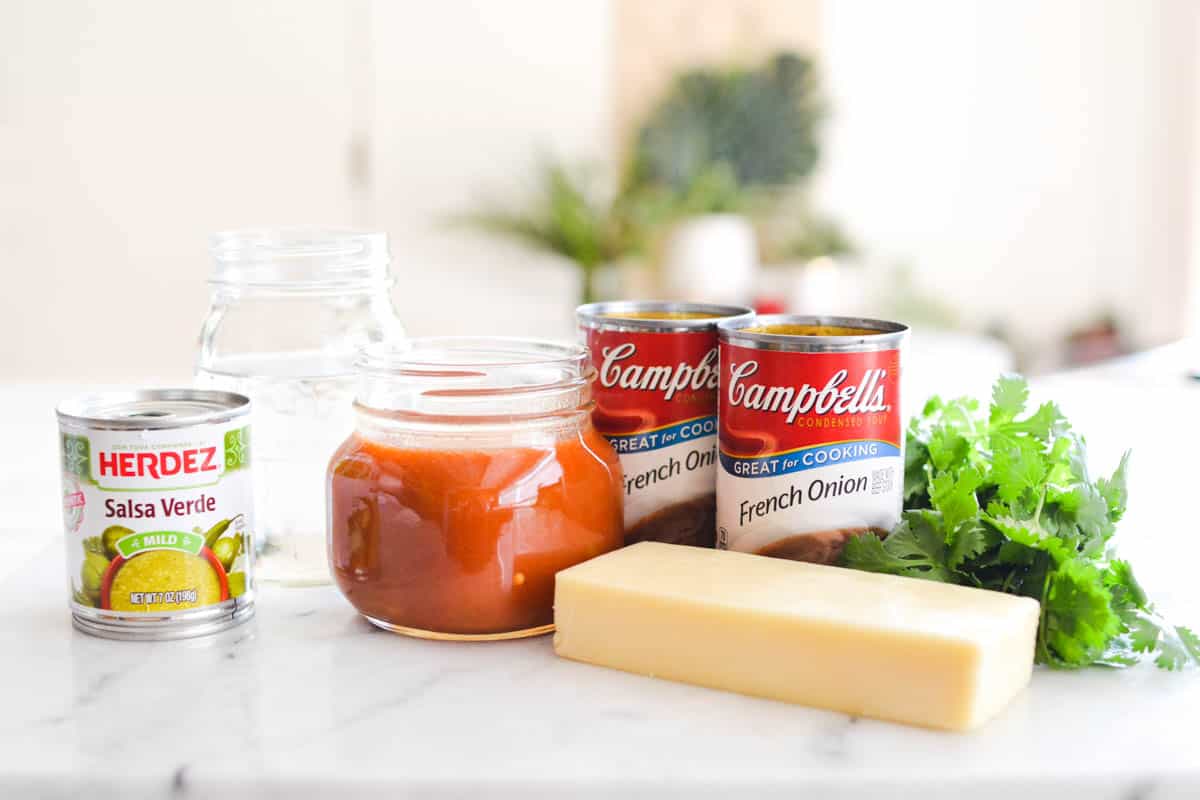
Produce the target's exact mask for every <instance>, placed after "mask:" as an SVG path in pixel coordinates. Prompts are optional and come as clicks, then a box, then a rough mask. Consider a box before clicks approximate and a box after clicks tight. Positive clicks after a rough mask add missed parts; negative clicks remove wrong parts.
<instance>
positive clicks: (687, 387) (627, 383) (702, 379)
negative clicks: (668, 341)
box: [600, 342, 720, 400]
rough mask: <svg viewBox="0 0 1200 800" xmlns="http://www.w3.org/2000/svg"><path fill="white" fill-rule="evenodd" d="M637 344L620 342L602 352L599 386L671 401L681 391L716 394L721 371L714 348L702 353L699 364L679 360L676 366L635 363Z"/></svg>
mask: <svg viewBox="0 0 1200 800" xmlns="http://www.w3.org/2000/svg"><path fill="white" fill-rule="evenodd" d="M637 352H638V349H637V345H636V344H634V343H633V342H623V343H622V344H619V345H616V346H614V347H605V348H603V349H602V350H601V356H602V360H601V364H600V385H601V386H603V387H604V388H606V389H613V388H620V389H632V390H635V391H641V392H661V393H662V395H663V399H664V400H671V399H672V398H674V397H675V395H676V394H677V393H679V392H683V391H693V392H696V391H703V390H707V391H715V390H716V388H717V384H718V381H719V380H720V372H719V370H718V367H717V348H715V347H713V348H710V349H709V350H708V352H706V353H705V354H704V357H703V358H701V359H700V361H699V362H698V363H694V364H692V363H688V362H687V361H680V362H678V363H676V364H673V365H672V364H655V365H649V366H648V365H646V364H639V363H636V362H634V359H635V358H636V356H637Z"/></svg>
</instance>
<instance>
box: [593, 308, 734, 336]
mask: <svg viewBox="0 0 1200 800" xmlns="http://www.w3.org/2000/svg"><path fill="white" fill-rule="evenodd" d="M575 316H576V318H577V319H578V320H579V324H580V325H582V326H584V327H586V328H602V329H604V330H613V331H653V332H657V333H672V332H679V331H702V330H712V329H715V328H716V326H717V324H718V323H720V322H725V321H729V322H733V321H741V322H748V321H749V320H751V319H753V318H754V311H753V309H750V308H747V307H746V306H727V305H717V304H713V303H681V302H675V301H673V300H616V301H610V302H605V303H588V304H587V305H582V306H579V308H577V309H575Z"/></svg>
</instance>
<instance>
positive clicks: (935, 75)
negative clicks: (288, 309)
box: [0, 0, 1200, 381]
mask: <svg viewBox="0 0 1200 800" xmlns="http://www.w3.org/2000/svg"><path fill="white" fill-rule="evenodd" d="M730 2H731V3H736V2H737V0H730ZM611 12H612V9H611V7H610V3H609V2H608V0H575V1H574V2H570V3H561V2H553V0H506V2H503V3H492V2H486V1H485V0H445V1H444V2H439V3H417V2H384V0H350V1H349V2H345V3H343V2H337V1H336V0H299V1H297V2H284V1H283V0H254V1H253V2H233V0H203V1H202V0H171V1H170V2H157V1H156V0H120V1H119V2H107V3H88V2H84V1H83V0H7V2H3V3H0V53H3V56H4V57H3V58H2V59H0V266H2V268H3V271H4V272H3V274H4V277H5V278H6V283H5V290H4V291H3V292H0V376H3V377H4V378H9V379H20V378H42V379H45V378H52V379H61V380H87V381H95V380H139V379H142V378H144V377H145V376H148V375H155V376H160V377H162V378H164V379H171V380H185V379H186V377H187V375H188V374H189V372H190V369H191V359H192V356H193V351H194V347H195V336H196V333H197V331H198V327H199V324H200V320H201V318H202V316H203V314H204V309H205V303H206V288H205V285H204V279H205V275H206V273H207V269H208V258H207V252H206V241H205V237H206V236H207V234H208V233H209V232H211V231H214V230H218V229H221V228H226V227H232V226H242V225H253V224H285V223H327V224H343V225H358V226H364V227H372V228H381V229H384V230H387V231H388V232H389V233H390V234H391V235H392V239H393V252H394V255H395V261H396V264H395V268H396V274H397V277H398V279H399V280H398V285H397V288H396V291H395V299H396V303H397V307H398V309H399V311H400V313H401V315H402V317H403V318H404V320H405V322H406V324H407V325H408V327H409V328H410V330H412V331H413V332H415V333H426V334H428V333H461V332H493V333H507V334H534V335H562V334H567V333H569V330H570V315H571V307H572V305H573V300H574V296H575V288H574V287H575V276H574V274H573V273H572V271H571V270H570V269H568V268H567V267H565V266H564V265H563V264H561V263H560V262H557V261H556V260H555V259H553V258H549V257H545V256H538V255H534V254H531V253H528V252H526V251H524V250H521V249H519V248H516V247H514V246H511V245H506V244H499V243H497V242H495V241H493V240H490V239H485V238H482V237H479V236H475V235H467V234H465V233H463V232H462V231H458V230H451V229H448V228H447V227H445V226H444V225H443V222H444V219H445V217H446V216H447V215H448V214H450V213H453V212H455V211H459V210H462V209H464V208H467V207H469V206H471V205H472V204H473V203H474V202H475V201H477V200H478V199H479V198H481V197H486V196H491V197H495V198H503V197H508V196H513V195H515V194H517V193H519V191H520V190H521V188H522V187H523V186H524V185H525V183H526V181H527V179H528V177H529V175H530V173H531V168H532V165H533V164H534V162H535V160H536V158H537V154H538V153H545V152H552V153H558V154H560V155H563V156H566V157H568V158H578V159H584V160H588V159H591V160H603V159H605V158H607V157H608V156H609V155H610V153H611V152H612V150H613V148H612V142H611V139H612V128H611V121H612V108H613V102H612V98H613V95H614V91H615V87H614V80H615V78H614V70H613V65H612V63H611V62H612V52H613V36H614V35H615V34H614V32H613V23H612V13H611ZM820 16H821V18H822V19H823V21H822V22H821V28H822V30H821V31H820V33H819V35H818V36H815V37H813V38H814V39H816V40H819V41H820V42H821V45H820V50H821V52H820V54H819V55H820V58H821V60H822V70H823V73H824V79H825V91H826V94H827V96H828V99H829V103H830V107H831V111H832V116H831V122H830V126H829V128H828V130H827V136H826V139H827V146H826V158H825V161H824V165H823V168H822V171H821V176H820V181H819V183H820V197H821V200H822V203H823V204H824V205H825V206H826V207H828V208H829V209H830V210H832V211H834V212H836V213H837V214H838V215H839V217H840V218H841V219H842V220H843V221H844V223H845V224H846V226H847V227H848V229H849V230H850V231H851V233H852V234H853V235H854V236H855V237H856V238H857V240H858V242H859V243H860V244H861V245H862V246H863V248H864V249H865V251H866V255H867V258H868V259H869V260H871V261H873V262H875V263H877V264H880V263H881V264H889V263H895V262H905V263H908V264H910V265H911V266H912V267H913V269H914V274H915V276H916V280H917V282H918V284H919V286H920V287H921V288H922V289H924V290H925V291H926V292H928V293H930V294H932V295H934V296H936V297H939V298H941V299H943V300H944V301H946V302H947V303H949V304H951V305H953V306H955V307H956V308H957V309H958V311H959V316H960V317H961V318H962V320H963V321H964V322H965V323H966V324H968V325H970V326H973V327H976V328H984V327H987V326H990V325H993V324H999V325H1001V326H1003V327H1004V328H1006V329H1007V330H1008V331H1009V332H1010V333H1011V334H1012V335H1013V336H1014V338H1015V339H1016V340H1017V343H1018V344H1019V345H1020V346H1021V347H1022V348H1023V349H1024V350H1025V351H1026V353H1027V354H1028V353H1030V352H1032V353H1034V354H1035V355H1036V353H1037V352H1039V351H1040V350H1041V349H1043V348H1044V347H1045V346H1046V343H1047V342H1048V341H1049V340H1050V339H1051V338H1053V337H1056V336H1059V335H1061V334H1062V333H1063V332H1065V331H1066V330H1068V329H1070V328H1071V327H1072V326H1075V325H1078V324H1079V323H1081V322H1086V321H1087V320H1089V319H1091V318H1093V317H1094V316H1096V315H1097V314H1099V313H1101V312H1103V311H1105V310H1112V311H1115V312H1116V314H1117V315H1118V317H1119V318H1120V319H1121V321H1122V322H1123V323H1124V324H1126V325H1127V326H1128V328H1129V329H1130V330H1131V331H1132V332H1133V334H1134V338H1135V343H1138V344H1150V343H1155V342H1159V341H1164V340H1167V339H1170V338H1172V337H1174V336H1176V335H1178V334H1179V333H1180V332H1182V331H1183V330H1184V329H1185V328H1186V326H1187V322H1188V320H1189V319H1190V318H1191V317H1190V312H1189V306H1188V298H1189V297H1191V296H1192V292H1193V291H1194V290H1195V287H1196V282H1195V281H1192V280H1191V275H1192V273H1193V272H1194V269H1193V264H1194V262H1195V247H1194V246H1193V243H1194V241H1195V240H1196V236H1195V234H1194V233H1193V230H1194V229H1200V215H1198V214H1197V213H1196V209H1197V205H1196V203H1194V202H1193V195H1194V189H1195V186H1196V185H1197V180H1196V176H1198V175H1200V160H1198V159H1197V158H1196V157H1195V152H1196V150H1197V148H1196V146H1195V145H1196V141H1195V140H1196V136H1197V131H1198V126H1197V124H1196V120H1197V108H1198V106H1200V103H1198V97H1200V95H1198V88H1197V87H1198V82H1197V81H1196V71H1197V67H1196V63H1195V62H1196V57H1195V45H1196V43H1197V40H1198V38H1200V37H1198V36H1197V27H1198V25H1200V4H1197V3H1194V2H1191V1H1190V0H1156V1H1155V2H1142V1H1141V0H1093V1H1089V0H1052V2H1038V1H1037V0H1013V2H1001V0H977V1H976V2H955V0H909V2H905V3H893V2H886V1H885V0H838V2H827V3H825V4H824V6H823V10H822V14H821V15H820ZM700 29H702V26H699V28H698V30H700ZM680 35H688V34H687V33H686V32H682V31H681V32H680Z"/></svg>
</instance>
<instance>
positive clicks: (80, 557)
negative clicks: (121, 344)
mask: <svg viewBox="0 0 1200 800" xmlns="http://www.w3.org/2000/svg"><path fill="white" fill-rule="evenodd" d="M249 410H250V401H249V400H248V399H247V398H246V397H244V396H243V395H240V394H234V393H231V392H214V391H203V390H193V389H167V390H153V391H136V392H110V393H103V394H92V395H86V396H83V397H77V398H74V399H72V400H67V401H66V402H64V403H62V404H61V405H60V406H59V407H58V423H59V431H60V440H61V445H62V481H63V525H64V529H65V533H66V540H67V541H66V547H67V581H68V584H69V591H70V607H71V615H72V618H73V620H74V623H75V626H76V627H77V628H79V629H80V630H83V631H85V632H87V633H91V634H95V635H97V636H104V637H108V638H113V639H177V638H183V637H188V636H199V635H203V634H207V633H214V632H216V631H219V630H223V629H224V628H228V627H230V626H232V625H236V624H237V623H239V622H242V621H244V620H246V619H249V618H250V616H251V615H253V613H254V542H253V531H254V494H253V487H252V484H251V473H250V428H249V424H248V422H249Z"/></svg>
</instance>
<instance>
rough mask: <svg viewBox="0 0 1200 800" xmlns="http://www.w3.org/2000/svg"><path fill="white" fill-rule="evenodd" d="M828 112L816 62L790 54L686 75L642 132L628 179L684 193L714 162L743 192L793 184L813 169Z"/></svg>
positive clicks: (632, 186) (634, 185) (634, 184)
mask: <svg viewBox="0 0 1200 800" xmlns="http://www.w3.org/2000/svg"><path fill="white" fill-rule="evenodd" d="M823 115H824V110H823V108H822V105H821V103H820V102H819V101H818V100H817V94H816V75H815V71H814V69H813V66H812V63H811V62H810V61H809V60H808V59H806V58H803V57H801V56H799V55H796V54H793V53H783V54H779V55H776V56H775V57H773V58H772V59H771V60H770V61H768V62H767V64H766V65H765V66H763V67H761V68H759V69H732V70H713V69H697V70H692V71H689V72H686V73H684V74H683V75H681V76H680V77H679V78H678V79H677V80H676V81H675V84H674V86H673V87H672V89H671V90H670V91H669V92H668V93H667V95H666V97H665V98H663V100H662V102H661V103H660V104H659V105H658V107H657V108H656V109H655V110H654V111H653V112H652V113H651V114H650V117H649V119H648V120H647V121H646V123H645V124H644V125H643V126H642V128H641V130H640V131H639V132H638V135H637V141H636V145H635V147H634V152H633V158H632V161H631V163H630V167H629V173H628V175H627V177H626V184H627V186H628V187H629V188H630V189H634V190H636V189H637V188H639V187H644V186H647V185H658V186H665V187H667V188H669V189H671V190H673V191H674V192H675V193H677V194H679V195H686V194H687V193H688V192H690V191H691V187H692V185H693V184H694V183H695V182H696V181H697V180H702V179H703V177H704V176H705V175H706V173H708V172H709V171H710V170H711V169H712V167H713V165H716V164H724V165H726V166H727V167H728V168H729V170H731V171H732V175H733V179H734V181H735V182H736V185H737V186H738V187H740V188H742V189H754V188H757V187H776V188H777V187H781V186H785V185H788V184H791V183H794V182H796V181H799V180H802V179H804V178H806V177H808V175H809V174H810V173H811V172H812V170H813V168H814V167H815V166H816V163H817V158H818V155H819V149H818V146H817V140H816V128H817V124H818V122H819V121H820V120H821V118H822V116H823Z"/></svg>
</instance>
